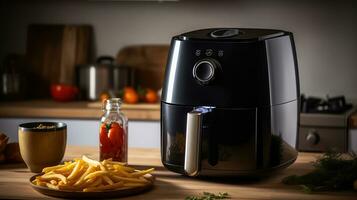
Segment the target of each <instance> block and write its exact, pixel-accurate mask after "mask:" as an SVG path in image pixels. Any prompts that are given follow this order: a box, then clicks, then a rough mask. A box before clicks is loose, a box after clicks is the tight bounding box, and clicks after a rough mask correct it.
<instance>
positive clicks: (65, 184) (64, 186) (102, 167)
mask: <svg viewBox="0 0 357 200" xmlns="http://www.w3.org/2000/svg"><path fill="white" fill-rule="evenodd" d="M153 171H154V168H150V169H146V170H136V169H135V168H132V167H129V166H126V165H125V163H121V162H116V161H112V160H111V159H107V160H103V161H102V162H99V161H96V160H93V159H90V158H88V157H87V156H82V158H80V159H74V160H73V161H70V162H65V163H64V164H61V165H56V166H52V167H46V168H44V169H43V170H42V172H43V173H44V174H43V175H40V176H37V177H36V178H35V179H34V180H33V181H32V183H33V184H35V185H39V186H43V187H48V188H51V189H55V190H65V191H82V192H101V191H110V190H124V189H129V188H136V187H144V186H147V185H148V184H151V183H152V182H151V181H150V180H148V179H147V178H145V176H148V175H147V174H150V173H152V172H153Z"/></svg>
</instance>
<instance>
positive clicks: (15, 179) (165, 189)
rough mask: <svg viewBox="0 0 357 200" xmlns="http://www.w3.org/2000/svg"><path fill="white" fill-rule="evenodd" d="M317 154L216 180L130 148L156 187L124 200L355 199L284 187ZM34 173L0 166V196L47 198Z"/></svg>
mask: <svg viewBox="0 0 357 200" xmlns="http://www.w3.org/2000/svg"><path fill="white" fill-rule="evenodd" d="M82 154H88V155H89V156H91V157H93V158H98V153H97V148H94V147H75V146H70V147H68V148H67V151H66V154H65V159H66V160H67V159H72V158H75V157H80V156H81V155H82ZM318 155H319V154H313V153H300V154H299V157H298V159H297V161H296V162H295V163H294V164H293V165H292V166H290V167H288V168H287V169H285V170H282V171H279V172H277V173H276V174H275V175H273V176H271V177H268V178H265V179H263V180H259V181H258V180H255V181H254V180H246V179H245V180H241V179H240V178H235V179H234V180H233V179H231V180H217V179H208V180H207V179H206V180H202V179H201V180H200V179H197V178H189V177H185V176H182V175H179V174H175V173H173V172H170V171H168V170H166V169H165V168H164V167H163V166H162V164H161V162H160V151H159V149H129V164H130V165H134V166H136V167H155V168H156V171H155V172H154V175H155V176H156V181H155V187H154V188H153V189H152V190H150V191H148V192H146V193H144V194H140V195H137V196H132V197H127V198H125V199H139V200H140V199H145V200H146V199H180V200H183V199H184V198H185V197H186V196H189V195H198V194H199V193H202V192H204V191H208V192H214V193H218V192H228V193H229V194H230V195H231V199H250V200H253V199H276V200H279V199H281V200H285V199H299V200H304V199H316V200H321V199H323V200H332V199H334V200H335V199H356V197H357V193H356V192H353V191H351V192H321V193H316V194H306V193H304V192H302V191H301V190H300V189H299V188H298V187H297V186H286V185H283V184H282V183H281V179H282V178H283V177H285V176H288V175H292V174H304V173H307V172H309V171H310V170H311V169H312V165H311V161H313V160H315V158H316V157H317V156H318ZM32 175H33V174H32V173H31V172H29V170H28V169H27V168H25V166H24V165H23V164H18V165H4V164H3V165H0V199H4V198H5V199H7V198H9V199H48V198H50V197H47V196H45V195H42V194H40V193H38V192H36V191H35V190H33V189H32V188H31V187H30V185H29V182H28V179H29V178H30V177H31V176H32Z"/></svg>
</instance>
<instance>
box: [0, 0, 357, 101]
mask: <svg viewBox="0 0 357 200" xmlns="http://www.w3.org/2000/svg"><path fill="white" fill-rule="evenodd" d="M40 2H41V1H40ZM355 2H357V1H353V0H352V1H350V0H341V1H329V0H321V1H320V0H311V1H292V0H290V1H289V0H280V1H259V0H250V1H248V0H246V1H189V0H186V1H185V0H182V1H181V2H178V3H157V2H149V3H147V2H139V3H138V2H136V3H134V2H132V3H130V2H129V3H128V2H89V1H80V0H79V1H78V0H77V1H76V2H73V1H64V0H62V1H60V2H56V1H52V2H47V3H44V2H42V3H39V1H30V3H26V2H25V3H17V4H14V3H11V4H10V3H2V5H1V4H0V5H1V8H0V15H1V19H0V20H1V21H0V23H1V31H0V36H1V37H0V44H1V45H0V46H1V47H0V57H2V56H3V55H4V54H5V53H6V52H19V53H24V52H25V36H26V26H27V25H28V24H29V23H70V24H76V23H86V24H92V25H93V26H94V28H95V36H96V47H97V54H99V55H100V54H109V55H115V54H116V53H117V51H118V50H119V49H120V48H121V47H123V46H125V45H130V44H143V43H145V44H147V43H162V44H168V43H169V42H170V38H171V36H173V35H175V34H179V33H181V32H185V31H189V30H193V29H199V28H205V27H261V28H276V29H284V30H289V31H292V32H293V33H294V34H295V40H296V48H297V54H298V61H299V67H300V79H301V91H302V92H305V93H307V94H309V95H325V94H330V95H339V94H345V95H347V97H349V98H354V99H357V78H356V76H357V58H356V56H357V3H355Z"/></svg>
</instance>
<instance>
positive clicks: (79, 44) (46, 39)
mask: <svg viewBox="0 0 357 200" xmlns="http://www.w3.org/2000/svg"><path fill="white" fill-rule="evenodd" d="M92 32H93V30H92V27H91V26H90V25H60V24H58V25H51V24H33V25H30V26H29V27H28V30H27V46H26V60H27V62H28V65H29V67H28V69H27V72H26V75H27V76H26V78H27V81H28V83H31V87H32V88H35V89H32V90H31V93H30V94H29V97H30V98H46V97H49V96H50V86H51V84H65V85H73V84H74V76H75V66H76V65H78V64H84V63H89V58H90V57H91V54H92V52H91V50H92V46H91V44H92Z"/></svg>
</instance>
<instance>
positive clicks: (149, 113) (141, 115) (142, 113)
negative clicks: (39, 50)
mask: <svg viewBox="0 0 357 200" xmlns="http://www.w3.org/2000/svg"><path fill="white" fill-rule="evenodd" d="M122 111H123V112H124V114H125V115H126V116H127V117H128V118H129V119H130V120H156V121H158V120H160V104H144V103H141V104H123V105H122ZM102 114H103V111H102V104H101V103H100V102H89V101H73V102H64V103H62V102H55V101H53V100H30V101H14V102H1V103H0V117H2V118H4V117H19V118H23V117H35V118H36V117H39V118H41V117H43V118H69V119H99V118H100V117H101V116H102Z"/></svg>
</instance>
